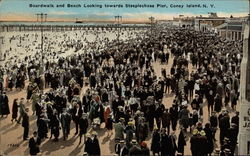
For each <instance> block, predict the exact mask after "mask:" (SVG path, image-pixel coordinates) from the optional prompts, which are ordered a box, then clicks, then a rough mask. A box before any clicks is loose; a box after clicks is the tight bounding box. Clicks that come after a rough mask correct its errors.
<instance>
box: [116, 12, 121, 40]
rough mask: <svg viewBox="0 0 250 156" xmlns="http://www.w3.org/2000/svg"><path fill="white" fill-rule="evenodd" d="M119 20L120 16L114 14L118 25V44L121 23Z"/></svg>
mask: <svg viewBox="0 0 250 156" xmlns="http://www.w3.org/2000/svg"><path fill="white" fill-rule="evenodd" d="M121 21H122V16H119V15H117V16H115V23H117V24H116V25H117V26H118V34H117V41H118V44H119V43H120V42H119V41H120V25H121Z"/></svg>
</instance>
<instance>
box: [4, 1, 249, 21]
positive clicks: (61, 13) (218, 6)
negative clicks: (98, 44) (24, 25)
mask: <svg viewBox="0 0 250 156" xmlns="http://www.w3.org/2000/svg"><path fill="white" fill-rule="evenodd" d="M30 4H34V5H39V4H44V5H48V4H53V5H54V8H40V7H38V8H37V7H29V5H30ZM57 4H64V5H65V7H64V8H56V7H55V6H56V5H57ZM67 4H72V5H73V4H75V5H77V4H80V5H81V6H82V7H80V8H69V7H66V6H67ZM84 4H85V5H88V4H98V5H105V4H122V5H125V4H151V5H155V6H157V4H161V5H166V6H168V8H166V7H154V8H126V7H123V8H105V7H102V8H99V7H90V8H89V7H88V8H86V7H83V6H84ZM171 4H172V5H184V7H183V8H176V7H175V8H171V7H170V5H171ZM186 4H201V5H202V6H203V4H206V5H207V6H208V8H187V7H185V6H186ZM211 5H213V7H210V6H211ZM208 12H216V13H217V14H218V16H221V17H222V16H223V17H230V15H233V16H234V17H242V16H247V15H248V13H249V0H67V1H66V0H0V21H36V15H35V14H36V13H47V14H48V17H47V20H48V21H75V20H76V18H78V20H86V21H91V20H93V21H95V20H114V16H116V15H121V16H122V18H123V20H124V21H126V20H127V21H147V20H148V17H150V16H153V17H155V18H156V19H158V20H171V19H173V17H178V16H179V15H180V14H181V15H185V16H189V17H191V16H200V15H203V16H207V15H208Z"/></svg>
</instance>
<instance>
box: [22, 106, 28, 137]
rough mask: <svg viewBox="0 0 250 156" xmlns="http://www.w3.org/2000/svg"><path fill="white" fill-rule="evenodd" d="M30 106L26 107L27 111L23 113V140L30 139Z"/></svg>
mask: <svg viewBox="0 0 250 156" xmlns="http://www.w3.org/2000/svg"><path fill="white" fill-rule="evenodd" d="M28 112H29V108H25V112H24V114H23V122H22V126H23V128H24V132H23V140H27V139H28V135H29V115H28Z"/></svg>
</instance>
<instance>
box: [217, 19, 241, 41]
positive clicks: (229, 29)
mask: <svg viewBox="0 0 250 156" xmlns="http://www.w3.org/2000/svg"><path fill="white" fill-rule="evenodd" d="M217 30H218V34H219V36H221V37H222V38H224V39H228V40H233V41H235V40H242V39H243V23H242V22H230V23H224V24H222V25H220V26H218V27H217Z"/></svg>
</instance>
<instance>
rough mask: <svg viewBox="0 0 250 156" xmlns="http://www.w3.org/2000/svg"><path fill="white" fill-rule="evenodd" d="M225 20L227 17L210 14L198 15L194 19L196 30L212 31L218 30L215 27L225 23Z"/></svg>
mask: <svg viewBox="0 0 250 156" xmlns="http://www.w3.org/2000/svg"><path fill="white" fill-rule="evenodd" d="M224 22H225V17H217V16H209V17H202V16H201V17H196V18H195V20H194V23H195V26H194V29H195V30H196V31H204V32H207V31H210V32H215V33H217V32H216V29H215V27H217V26H219V25H221V24H223V23H224Z"/></svg>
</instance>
